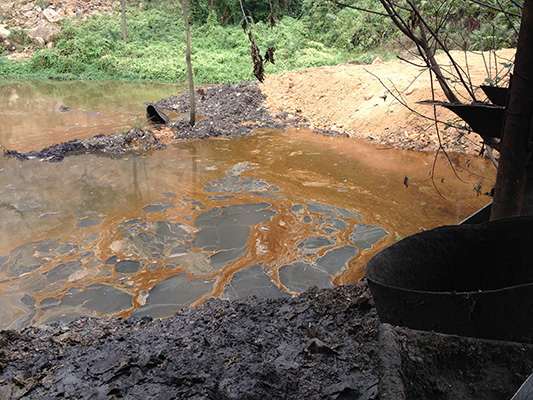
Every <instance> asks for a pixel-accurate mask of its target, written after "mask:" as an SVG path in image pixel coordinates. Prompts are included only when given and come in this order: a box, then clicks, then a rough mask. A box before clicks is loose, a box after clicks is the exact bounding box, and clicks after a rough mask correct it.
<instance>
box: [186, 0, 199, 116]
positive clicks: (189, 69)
mask: <svg viewBox="0 0 533 400" xmlns="http://www.w3.org/2000/svg"><path fill="white" fill-rule="evenodd" d="M183 17H184V18H185V32H186V34H187V53H186V56H185V58H186V60H187V75H188V76H189V97H190V109H191V113H190V118H189V125H191V126H194V124H195V123H196V102H195V98H194V80H193V76H192V65H191V31H190V29H189V19H188V17H187V0H183Z"/></svg>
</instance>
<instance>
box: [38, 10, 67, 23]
mask: <svg viewBox="0 0 533 400" xmlns="http://www.w3.org/2000/svg"><path fill="white" fill-rule="evenodd" d="M43 15H44V17H45V18H46V19H47V20H48V22H52V23H53V22H59V21H61V18H63V17H62V16H61V15H60V14H58V13H57V11H55V10H52V9H51V8H47V9H46V10H44V11H43Z"/></svg>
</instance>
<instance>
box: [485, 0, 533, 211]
mask: <svg viewBox="0 0 533 400" xmlns="http://www.w3.org/2000/svg"><path fill="white" fill-rule="evenodd" d="M532 117H533V0H525V1H524V7H523V9H522V22H521V25H520V33H519V35H518V45H517V48H516V56H515V65H514V72H513V77H512V82H511V89H510V94H509V102H508V104H507V110H506V113H505V124H504V128H503V137H502V143H501V148H500V165H499V167H498V175H497V178H496V187H495V191H494V202H493V204H492V212H491V215H490V219H491V220H495V219H499V218H504V217H511V216H517V215H520V213H521V211H522V203H523V200H524V193H525V188H526V181H527V167H528V153H529V149H528V145H529V143H528V141H529V139H530V135H531V129H532V127H533V126H532V123H531V122H532Z"/></svg>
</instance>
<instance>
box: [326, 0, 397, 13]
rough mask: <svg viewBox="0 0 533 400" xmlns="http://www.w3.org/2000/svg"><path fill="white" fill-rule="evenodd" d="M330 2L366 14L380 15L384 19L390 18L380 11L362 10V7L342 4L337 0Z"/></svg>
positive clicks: (330, 0)
mask: <svg viewBox="0 0 533 400" xmlns="http://www.w3.org/2000/svg"><path fill="white" fill-rule="evenodd" d="M329 2H330V3H334V4H337V5H338V6H341V7H346V8H351V9H353V10H357V11H363V12H366V13H369V14H374V15H380V16H382V17H388V16H389V15H388V14H385V13H381V12H379V11H373V10H369V9H368V8H361V7H356V6H351V5H349V4H345V3H341V2H340V1H337V0H329Z"/></svg>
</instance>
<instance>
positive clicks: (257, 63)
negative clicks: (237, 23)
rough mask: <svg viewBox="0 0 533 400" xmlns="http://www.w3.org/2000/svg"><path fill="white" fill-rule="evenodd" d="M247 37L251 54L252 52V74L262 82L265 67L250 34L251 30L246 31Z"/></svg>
mask: <svg viewBox="0 0 533 400" xmlns="http://www.w3.org/2000/svg"><path fill="white" fill-rule="evenodd" d="M248 38H249V39H250V42H251V44H252V45H251V54H252V60H253V62H254V75H255V77H256V78H257V79H258V80H259V82H263V81H264V80H265V69H264V68H263V57H261V54H260V53H259V47H257V45H256V44H255V41H254V37H253V35H252V31H250V32H249V33H248Z"/></svg>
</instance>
